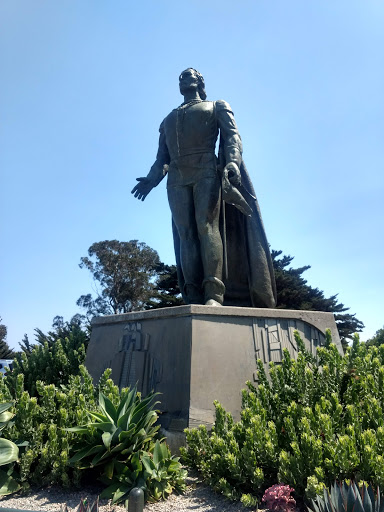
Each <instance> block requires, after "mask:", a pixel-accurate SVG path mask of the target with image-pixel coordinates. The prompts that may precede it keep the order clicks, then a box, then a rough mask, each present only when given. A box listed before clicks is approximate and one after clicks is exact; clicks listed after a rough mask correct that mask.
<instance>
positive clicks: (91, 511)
mask: <svg viewBox="0 0 384 512" xmlns="http://www.w3.org/2000/svg"><path fill="white" fill-rule="evenodd" d="M60 511H61V512H69V509H68V505H67V504H65V505H61V508H60ZM76 512H99V497H97V498H96V500H95V501H94V502H93V504H92V505H90V503H89V501H88V500H87V498H85V500H80V503H79V506H78V507H77V509H76Z"/></svg>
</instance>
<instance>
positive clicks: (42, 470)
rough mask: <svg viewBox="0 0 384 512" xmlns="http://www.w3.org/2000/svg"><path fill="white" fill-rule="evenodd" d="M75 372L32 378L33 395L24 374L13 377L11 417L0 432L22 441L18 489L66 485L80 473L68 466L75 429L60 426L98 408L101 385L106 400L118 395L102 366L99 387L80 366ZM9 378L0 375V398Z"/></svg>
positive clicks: (5, 395) (80, 420) (3, 397)
mask: <svg viewBox="0 0 384 512" xmlns="http://www.w3.org/2000/svg"><path fill="white" fill-rule="evenodd" d="M79 371H80V375H74V376H71V377H69V379H68V380H69V382H68V384H67V385H64V384H63V385H61V386H60V387H56V386H55V385H53V384H44V383H43V382H41V381H37V382H36V394H37V396H32V397H31V396H30V394H29V392H28V391H25V389H24V378H23V374H19V375H18V376H17V379H16V380H15V389H14V392H13V395H14V397H15V413H16V416H15V418H14V420H13V422H12V424H11V425H10V426H9V428H8V429H7V430H6V431H5V433H4V436H5V437H7V439H10V440H12V441H13V442H15V443H19V442H21V441H25V442H27V444H28V445H27V446H26V447H25V448H23V449H20V454H19V461H18V463H17V469H18V471H19V477H18V481H19V482H20V484H21V485H22V486H23V488H24V489H25V488H28V487H29V486H30V485H48V484H59V485H63V486H65V487H68V486H70V485H72V484H74V485H78V484H79V482H80V472H79V470H78V469H76V468H72V467H71V466H70V465H69V459H70V457H71V453H70V449H71V445H72V444H73V438H74V434H73V433H71V432H68V431H67V430H65V429H66V428H68V427H72V426H73V425H76V424H79V423H83V422H85V421H86V420H87V417H88V416H87V411H88V410H96V409H97V395H98V392H99V389H101V390H102V391H103V392H104V393H105V394H106V395H107V396H108V397H109V398H110V399H113V400H116V395H118V394H119V392H118V390H117V388H116V386H114V384H113V382H112V381H111V380H110V379H109V376H110V374H111V370H106V371H105V372H104V375H103V376H102V378H101V380H100V383H99V386H98V387H95V386H94V385H93V382H92V378H91V376H90V375H89V373H88V372H87V370H86V369H85V367H84V366H80V368H79ZM7 379H8V377H4V378H0V402H1V401H6V400H8V401H9V400H10V398H11V396H10V395H11V393H10V391H9V387H8V385H7Z"/></svg>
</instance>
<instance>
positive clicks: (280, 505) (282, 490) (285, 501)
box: [262, 484, 296, 512]
mask: <svg viewBox="0 0 384 512" xmlns="http://www.w3.org/2000/svg"><path fill="white" fill-rule="evenodd" d="M294 490H295V489H293V488H292V487H289V485H284V484H276V485H272V487H269V488H268V489H267V490H266V491H265V493H264V496H263V499H262V501H263V502H264V503H265V504H266V506H267V509H268V510H270V511H271V512H292V511H293V510H295V506H296V501H295V500H294V498H292V496H291V492H294Z"/></svg>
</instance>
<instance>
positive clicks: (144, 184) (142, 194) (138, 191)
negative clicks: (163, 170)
mask: <svg viewBox="0 0 384 512" xmlns="http://www.w3.org/2000/svg"><path fill="white" fill-rule="evenodd" d="M136 180H137V181H138V182H139V183H138V184H137V185H135V186H134V187H133V189H132V190H131V194H134V196H135V197H137V199H139V200H141V201H144V199H145V198H146V197H147V195H148V194H149V193H150V191H151V190H152V189H153V187H154V185H153V182H152V180H150V179H149V178H136Z"/></svg>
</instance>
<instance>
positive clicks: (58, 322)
mask: <svg viewBox="0 0 384 512" xmlns="http://www.w3.org/2000/svg"><path fill="white" fill-rule="evenodd" d="M35 333H36V334H35V337H36V342H37V343H36V344H34V345H31V344H30V343H29V340H28V337H27V336H24V339H23V342H22V343H23V344H24V346H23V345H22V344H20V346H21V347H22V352H18V353H17V354H15V358H14V364H13V370H12V373H11V374H9V375H8V376H7V386H8V389H9V390H10V392H11V394H12V395H14V393H15V392H16V389H17V387H18V385H17V382H18V375H20V374H23V379H24V389H25V390H26V391H28V392H29V393H30V395H31V396H36V393H37V385H36V382H37V381H43V382H44V383H45V384H54V385H55V386H60V385H62V384H67V383H68V382H69V380H70V378H71V376H73V375H79V373H80V365H82V364H83V363H84V360H85V353H86V349H87V346H88V343H89V332H87V330H83V328H82V326H81V322H80V321H79V318H78V317H77V316H75V317H73V318H72V319H71V320H70V321H69V322H65V321H64V319H63V317H62V316H56V317H55V318H54V319H53V324H52V330H51V331H49V332H48V333H46V334H45V333H43V331H42V330H41V329H35Z"/></svg>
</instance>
